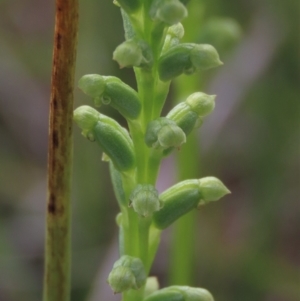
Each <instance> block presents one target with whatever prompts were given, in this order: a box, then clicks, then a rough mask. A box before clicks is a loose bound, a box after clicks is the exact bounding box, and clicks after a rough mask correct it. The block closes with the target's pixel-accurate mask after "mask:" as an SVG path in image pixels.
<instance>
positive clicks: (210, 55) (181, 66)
mask: <svg viewBox="0 0 300 301" xmlns="http://www.w3.org/2000/svg"><path fill="white" fill-rule="evenodd" d="M218 65H222V62H221V61H220V59H219V56H218V53H217V51H216V50H215V48H214V47H212V46H210V45H206V44H199V45H197V44H191V43H184V44H179V45H176V46H174V47H172V48H170V49H169V50H168V51H166V52H165V53H164V54H163V55H162V56H161V57H160V58H159V66H158V72H159V77H160V79H161V80H162V81H169V80H171V79H173V78H175V77H177V76H179V75H181V74H183V73H184V74H192V73H194V72H196V71H199V70H206V69H210V68H213V67H216V66H218Z"/></svg>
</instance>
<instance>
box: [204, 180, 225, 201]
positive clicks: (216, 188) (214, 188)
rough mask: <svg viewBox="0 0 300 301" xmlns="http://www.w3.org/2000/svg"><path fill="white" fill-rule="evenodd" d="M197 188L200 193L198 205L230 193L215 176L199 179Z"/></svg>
mask: <svg viewBox="0 0 300 301" xmlns="http://www.w3.org/2000/svg"><path fill="white" fill-rule="evenodd" d="M199 190H200V193H201V202H200V204H199V205H202V204H206V203H208V202H211V201H217V200H219V199H220V198H222V197H223V196H224V195H226V194H229V193H230V190H229V189H228V188H227V187H226V186H225V185H224V184H223V183H222V182H221V181H220V180H219V179H217V178H215V177H206V178H202V179H200V180H199Z"/></svg>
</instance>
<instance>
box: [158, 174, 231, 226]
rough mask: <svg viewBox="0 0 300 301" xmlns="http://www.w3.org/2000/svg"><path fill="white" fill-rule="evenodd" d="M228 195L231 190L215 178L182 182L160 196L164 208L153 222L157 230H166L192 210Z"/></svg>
mask: <svg viewBox="0 0 300 301" xmlns="http://www.w3.org/2000/svg"><path fill="white" fill-rule="evenodd" d="M228 193H229V190H228V189H227V188H226V187H225V186H224V185H223V184H222V182H221V181H220V180H218V179H217V178H214V177H207V178H202V179H200V180H186V181H183V182H180V183H178V184H176V185H174V186H172V187H171V188H169V189H167V190H166V191H164V192H163V193H162V194H161V195H160V197H159V198H160V200H161V201H162V203H163V207H162V208H161V209H160V210H159V211H157V212H155V213H154V214H153V222H154V224H155V226H156V227H157V228H159V229H165V228H167V227H168V226H170V225H171V224H172V223H173V222H175V221H176V220H177V219H178V218H180V217H181V216H183V215H184V214H186V213H188V212H189V211H191V210H192V209H194V208H197V207H198V206H199V205H202V204H206V203H208V202H210V201H216V200H218V199H219V198H221V197H222V196H224V195H226V194H228Z"/></svg>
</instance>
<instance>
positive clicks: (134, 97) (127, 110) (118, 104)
mask: <svg viewBox="0 0 300 301" xmlns="http://www.w3.org/2000/svg"><path fill="white" fill-rule="evenodd" d="M79 88H80V89H81V90H82V91H83V92H84V93H85V94H87V95H89V96H91V97H93V98H94V103H95V105H96V106H100V105H101V104H105V105H108V104H110V105H111V106H112V107H113V108H115V109H117V110H118V111H119V112H120V113H121V114H122V115H123V116H124V117H125V118H129V119H136V118H137V117H138V116H139V114H140V111H141V102H140V100H139V97H138V94H137V92H136V91H135V90H134V89H132V88H131V87H130V86H128V85H126V84H125V83H124V82H122V81H121V80H120V79H119V78H117V77H114V76H101V75H98V74H87V75H84V76H83V77H82V78H81V79H80V80H79Z"/></svg>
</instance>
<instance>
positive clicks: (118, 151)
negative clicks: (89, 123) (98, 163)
mask: <svg viewBox="0 0 300 301" xmlns="http://www.w3.org/2000/svg"><path fill="white" fill-rule="evenodd" d="M93 135H94V137H95V140H96V141H97V143H98V144H99V145H100V146H101V148H102V149H103V151H104V152H105V153H106V154H107V155H108V156H109V158H110V159H111V160H112V162H113V163H114V166H115V167H116V169H118V170H119V171H126V170H129V169H132V168H134V167H135V154H134V148H133V143H132V140H131V138H130V136H129V133H128V131H127V130H126V129H125V128H123V127H121V126H120V125H119V123H118V122H116V121H115V120H114V119H112V118H109V117H107V116H105V115H103V114H100V119H99V121H98V122H97V124H96V125H95V127H94V129H93Z"/></svg>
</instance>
